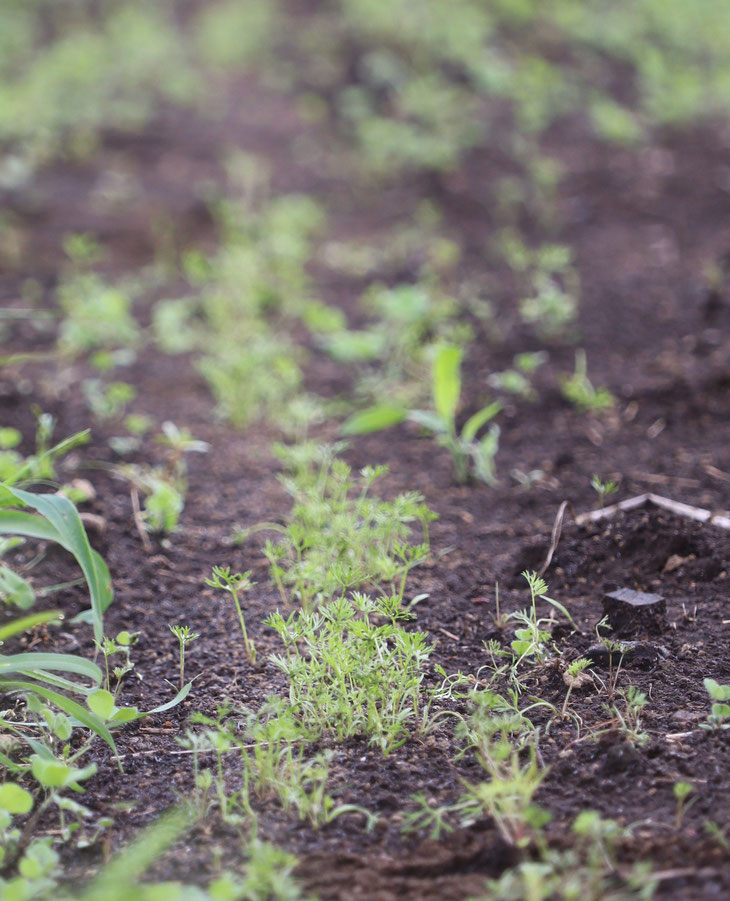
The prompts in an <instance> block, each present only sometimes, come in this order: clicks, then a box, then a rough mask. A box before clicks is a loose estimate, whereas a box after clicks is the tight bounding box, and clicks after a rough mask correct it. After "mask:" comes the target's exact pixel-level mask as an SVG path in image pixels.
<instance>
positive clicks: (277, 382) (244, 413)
mask: <svg viewBox="0 0 730 901" xmlns="http://www.w3.org/2000/svg"><path fill="white" fill-rule="evenodd" d="M296 356H297V354H296V352H295V350H294V348H293V346H292V345H291V344H290V343H289V342H288V341H287V340H286V339H285V338H283V337H280V336H276V335H273V334H269V333H267V332H266V331H264V330H263V329H262V330H261V334H258V335H257V334H252V335H246V336H244V335H243V334H241V337H240V339H239V340H238V341H236V338H235V330H234V332H233V334H232V335H231V334H229V335H228V336H227V337H226V339H225V341H224V340H223V339H222V336H221V345H220V349H219V350H217V351H216V353H215V354H211V353H208V354H207V355H206V356H204V357H201V358H200V360H199V362H198V368H199V369H200V372H201V374H202V376H203V378H205V380H206V381H207V383H208V385H209V387H210V390H211V392H212V394H213V397H214V398H215V400H216V404H217V407H216V409H217V411H218V413H219V414H220V415H221V416H222V417H224V418H225V419H228V420H230V422H231V423H232V424H233V425H235V426H238V427H243V426H246V425H249V424H250V423H251V422H254V421H256V420H259V419H265V418H268V417H269V416H270V417H271V418H273V419H275V418H277V416H280V415H285V410H286V401H287V400H290V399H292V398H293V397H294V395H295V394H296V392H297V391H298V389H299V387H300V385H301V383H302V373H301V370H300V368H299V364H298V363H297V361H296Z"/></svg>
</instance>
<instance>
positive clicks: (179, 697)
mask: <svg viewBox="0 0 730 901" xmlns="http://www.w3.org/2000/svg"><path fill="white" fill-rule="evenodd" d="M192 687H193V683H192V682H186V683H185V685H183V687H182V688H181V689H180V691H179V692H178V693H177V694H176V695H175V697H174V698H173V699H172V700H171V701H168V702H167V703H166V704H160V706H159V707H153V708H152V710H148V711H147V712H146V713H143V714H141V716H149V715H150V714H151V713H164V712H165V711H166V710H170V708H171V707H176V706H177V705H178V704H180V703H181V702H182V701H184V700H185V698H187V696H188V695H189V694H190V689H191V688H192Z"/></svg>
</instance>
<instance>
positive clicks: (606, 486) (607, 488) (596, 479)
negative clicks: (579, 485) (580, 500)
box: [591, 475, 618, 510]
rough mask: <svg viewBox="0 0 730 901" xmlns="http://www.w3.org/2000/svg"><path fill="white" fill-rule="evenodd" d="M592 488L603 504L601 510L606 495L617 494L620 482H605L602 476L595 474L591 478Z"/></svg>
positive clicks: (602, 505) (602, 504)
mask: <svg viewBox="0 0 730 901" xmlns="http://www.w3.org/2000/svg"><path fill="white" fill-rule="evenodd" d="M591 488H592V489H593V490H594V491H595V492H596V494H597V495H598V499H599V501H600V504H601V510H603V507H604V505H605V503H606V497H607V496H608V495H609V494H615V493H616V492H617V491H618V484H617V483H616V482H613V481H609V482H604V481H602V479H601V477H600V476H597V475H594V476H593V478H592V479H591Z"/></svg>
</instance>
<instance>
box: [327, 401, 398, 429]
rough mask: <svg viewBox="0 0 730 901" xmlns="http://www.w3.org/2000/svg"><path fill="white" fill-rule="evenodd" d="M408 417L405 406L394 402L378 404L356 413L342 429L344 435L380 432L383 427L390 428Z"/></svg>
mask: <svg viewBox="0 0 730 901" xmlns="http://www.w3.org/2000/svg"><path fill="white" fill-rule="evenodd" d="M405 418H406V411H405V410H404V409H403V407H396V406H393V405H392V404H378V405H377V406H375V407H368V408H367V410H362V411H361V412H360V413H355V414H354V415H353V416H350V418H349V419H347V420H346V421H345V422H344V423H343V424H342V427H341V429H340V431H341V432H342V434H343V435H366V434H368V433H369V432H379V431H380V430H381V429H388V428H390V427H391V426H394V425H398V423H399V422H403V420H404V419H405Z"/></svg>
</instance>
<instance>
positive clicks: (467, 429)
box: [461, 400, 502, 442]
mask: <svg viewBox="0 0 730 901" xmlns="http://www.w3.org/2000/svg"><path fill="white" fill-rule="evenodd" d="M501 409H502V403H501V401H498V400H495V401H494V402H493V403H491V404H488V405H487V406H486V407H482V409H481V410H479V411H478V412H477V413H475V414H474V415H473V416H470V417H469V419H467V421H466V422H465V423H464V428H463V429H462V430H461V437H462V438H463V439H464V441H466V442H470V441H472V440H473V439H474V438H476V434H477V432H478V431H479V429H480V428H481V427H482V426H483V425H485V424H486V423H488V422H489V420H490V419H494V417H495V416H496V415H497V413H499V411H500V410H501Z"/></svg>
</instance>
